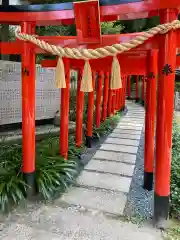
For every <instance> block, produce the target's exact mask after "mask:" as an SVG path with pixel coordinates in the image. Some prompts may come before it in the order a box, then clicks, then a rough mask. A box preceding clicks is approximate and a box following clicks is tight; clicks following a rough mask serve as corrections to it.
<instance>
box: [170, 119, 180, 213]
mask: <svg viewBox="0 0 180 240" xmlns="http://www.w3.org/2000/svg"><path fill="white" fill-rule="evenodd" d="M179 196H180V125H179V124H178V123H177V122H176V121H174V124H173V137H172V169H171V213H172V214H173V215H175V216H176V217H178V218H179V217H180V198H179Z"/></svg>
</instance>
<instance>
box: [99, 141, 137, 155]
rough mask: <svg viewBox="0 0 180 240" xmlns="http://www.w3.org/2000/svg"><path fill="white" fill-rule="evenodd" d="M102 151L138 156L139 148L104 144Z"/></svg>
mask: <svg viewBox="0 0 180 240" xmlns="http://www.w3.org/2000/svg"><path fill="white" fill-rule="evenodd" d="M100 149H102V150H105V151H114V152H126V153H132V154H137V151H138V147H135V146H125V145H114V144H110V143H104V144H103V145H102V146H101V147H100Z"/></svg>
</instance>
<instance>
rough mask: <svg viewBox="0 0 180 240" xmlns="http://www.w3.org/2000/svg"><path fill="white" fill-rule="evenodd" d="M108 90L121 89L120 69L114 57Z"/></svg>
mask: <svg viewBox="0 0 180 240" xmlns="http://www.w3.org/2000/svg"><path fill="white" fill-rule="evenodd" d="M110 88H111V89H119V88H122V80H121V68H120V64H119V61H118V59H117V56H114V57H113V61H112V69H111V82H110Z"/></svg>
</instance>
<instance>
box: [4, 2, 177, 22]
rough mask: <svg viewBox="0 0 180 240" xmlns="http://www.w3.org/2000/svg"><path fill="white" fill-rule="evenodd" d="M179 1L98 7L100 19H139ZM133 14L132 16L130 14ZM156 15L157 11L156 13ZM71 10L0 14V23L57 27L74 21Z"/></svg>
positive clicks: (173, 6)
mask: <svg viewBox="0 0 180 240" xmlns="http://www.w3.org/2000/svg"><path fill="white" fill-rule="evenodd" d="M179 6H180V2H179V0H171V1H169V0H159V1H157V0H151V1H147V0H145V1H142V2H136V3H127V4H117V5H110V6H101V7H100V17H101V19H102V18H105V17H106V16H111V17H112V16H118V19H134V18H139V14H140V13H146V14H148V13H150V12H151V11H156V10H159V9H162V8H178V7H179ZM131 13H133V14H131ZM156 14H158V11H157V12H156ZM74 18H75V17H74V11H73V10H60V11H45V12H0V22H6V23H9V22H11V23H13V24H14V23H16V24H17V23H20V22H22V21H24V22H29V21H33V22H36V25H41V24H43V25H44V24H45V25H52V24H55V25H57V24H58V23H60V22H61V21H62V20H74Z"/></svg>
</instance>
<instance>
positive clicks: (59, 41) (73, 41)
mask: <svg viewBox="0 0 180 240" xmlns="http://www.w3.org/2000/svg"><path fill="white" fill-rule="evenodd" d="M142 34H143V33H128V34H114V35H103V36H102V42H101V44H89V45H87V44H85V45H78V42H77V37H76V36H40V37H39V39H40V40H44V41H46V42H48V43H49V44H54V45H60V46H62V47H69V48H78V47H79V48H91V49H95V48H98V47H104V46H108V45H112V44H116V43H123V42H129V41H130V40H131V39H133V38H135V37H136V36H139V35H142ZM177 39H180V30H177ZM32 46H33V44H32ZM158 48H159V38H158V36H157V37H154V38H152V39H150V40H148V41H146V43H144V44H143V45H141V46H140V47H138V48H135V49H133V50H131V51H128V52H127V53H124V54H129V53H130V52H131V54H132V53H135V54H137V50H138V51H142V52H143V51H147V50H151V49H158ZM177 48H180V41H179V42H178V43H177ZM34 49H35V52H36V53H45V51H44V50H42V49H40V48H39V47H36V46H34ZM0 52H1V54H21V52H22V41H20V40H17V41H14V42H0ZM138 53H139V54H140V52H138Z"/></svg>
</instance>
